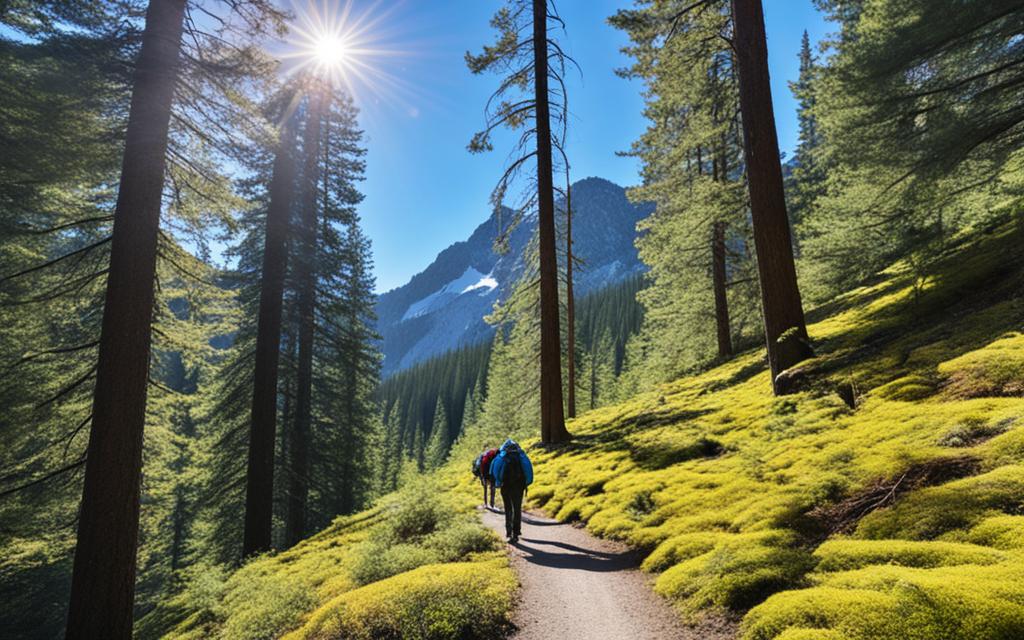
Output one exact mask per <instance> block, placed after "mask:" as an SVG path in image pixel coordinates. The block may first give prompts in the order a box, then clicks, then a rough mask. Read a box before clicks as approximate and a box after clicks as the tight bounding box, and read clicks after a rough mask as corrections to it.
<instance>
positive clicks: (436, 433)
mask: <svg viewBox="0 0 1024 640" xmlns="http://www.w3.org/2000/svg"><path fill="white" fill-rule="evenodd" d="M449 447H451V442H450V441H449V439H448V417H447V414H446V413H445V410H444V403H443V402H441V399H440V398H438V399H437V408H436V409H434V424H433V425H432V426H431V429H430V438H429V439H428V440H427V444H426V453H425V454H424V459H425V466H426V468H427V469H437V468H438V467H440V466H441V465H442V464H444V461H445V459H446V458H447V457H448V449H449Z"/></svg>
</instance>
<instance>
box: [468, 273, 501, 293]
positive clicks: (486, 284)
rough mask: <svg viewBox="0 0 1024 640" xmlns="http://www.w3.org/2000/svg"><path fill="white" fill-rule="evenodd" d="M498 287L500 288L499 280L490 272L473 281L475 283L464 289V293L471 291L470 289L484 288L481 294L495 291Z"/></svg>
mask: <svg viewBox="0 0 1024 640" xmlns="http://www.w3.org/2000/svg"><path fill="white" fill-rule="evenodd" d="M497 288H498V281H497V280H495V279H494V278H493V277H492V276H491V274H489V273H488V274H487V275H486V276H484V277H482V278H480V279H479V280H477V281H476V282H475V283H473V284H471V285H469V286H468V287H466V288H465V289H463V290H462V293H469V292H470V291H476V290H478V289H483V291H481V292H480V293H479V295H485V294H488V293H490V292H491V291H494V290H495V289H497Z"/></svg>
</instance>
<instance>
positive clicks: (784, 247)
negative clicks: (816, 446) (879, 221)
mask: <svg viewBox="0 0 1024 640" xmlns="http://www.w3.org/2000/svg"><path fill="white" fill-rule="evenodd" d="M732 9H733V24H734V31H735V36H734V48H735V50H736V63H737V65H736V66H737V70H738V72H739V89H740V91H739V93H740V111H741V113H742V116H743V117H742V120H743V139H744V150H745V152H746V159H747V180H748V183H749V185H748V186H749V189H750V212H751V218H752V221H753V226H754V247H755V249H756V251H757V270H758V275H759V276H760V280H761V304H762V311H763V314H764V328H765V341H766V343H767V347H768V363H769V366H770V368H771V375H772V387H773V390H774V391H775V393H776V395H780V394H781V393H783V392H784V389H781V388H780V387H779V384H778V382H777V379H778V376H779V374H780V373H781V372H783V371H785V370H786V369H788V368H790V367H792V366H793V365H795V364H797V363H798V362H800V361H802V360H805V359H807V358H809V357H811V355H813V354H812V352H811V348H810V344H809V341H808V338H807V326H806V325H805V323H804V311H803V306H802V304H801V301H800V289H799V288H798V286H797V280H796V267H795V265H794V263H793V243H792V238H791V236H790V230H789V219H788V217H787V215H786V198H785V194H784V192H783V186H782V165H781V162H780V160H779V141H778V138H777V135H776V132H775V116H774V113H773V111H772V95H771V86H770V85H769V81H768V46H767V44H766V41H765V32H764V12H763V10H762V8H761V0H732Z"/></svg>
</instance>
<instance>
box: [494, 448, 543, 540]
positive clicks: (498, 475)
mask: <svg viewBox="0 0 1024 640" xmlns="http://www.w3.org/2000/svg"><path fill="white" fill-rule="evenodd" d="M490 472H491V477H493V478H494V484H495V485H496V486H497V487H498V488H499V489H501V502H502V504H504V505H505V536H506V537H507V538H508V541H509V542H511V543H512V544H515V543H517V542H519V536H520V534H522V526H523V524H522V523H523V494H524V493H525V492H526V487H527V486H529V485H530V483H531V482H533V464H532V463H531V462H530V458H529V457H527V455H526V452H525V451H523V450H522V449H521V448H520V447H519V445H518V444H517V443H516V442H515V441H514V440H512V438H509V439H508V440H506V441H505V444H503V445H501V449H500V450H499V452H498V455H497V456H496V457H495V458H494V459H493V460H491V468H490Z"/></svg>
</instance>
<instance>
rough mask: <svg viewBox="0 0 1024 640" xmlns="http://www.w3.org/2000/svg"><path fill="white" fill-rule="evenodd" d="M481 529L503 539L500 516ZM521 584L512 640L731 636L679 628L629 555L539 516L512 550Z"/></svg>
mask: <svg viewBox="0 0 1024 640" xmlns="http://www.w3.org/2000/svg"><path fill="white" fill-rule="evenodd" d="M482 514H483V520H484V523H485V524H487V525H488V526H489V527H491V528H492V529H494V530H495V531H497V532H498V535H500V536H502V537H504V535H505V516H504V514H503V513H502V512H501V511H500V510H498V511H490V510H485V511H482ZM508 549H509V554H510V556H511V558H512V566H513V568H514V569H515V570H516V573H518V575H519V580H520V582H522V589H521V591H520V602H519V605H518V608H517V609H516V612H515V614H514V615H513V622H514V624H515V626H516V631H515V632H514V633H513V634H512V637H513V638H515V639H517V640H551V639H555V638H557V639H559V640H619V639H622V640H696V639H698V638H700V639H701V640H726V639H729V638H733V637H734V636H735V628H734V627H733V626H732V625H730V624H728V623H724V622H722V623H721V624H718V623H714V622H709V623H708V624H707V625H701V627H700V628H690V627H687V626H685V625H683V624H682V623H681V622H680V620H679V616H678V615H677V614H676V613H675V612H674V611H673V610H672V608H671V607H670V606H669V605H668V603H667V602H666V601H665V600H664V599H662V598H661V597H659V596H658V595H657V594H655V593H654V591H652V589H651V584H650V578H649V577H648V576H646V575H645V574H643V573H641V572H640V571H639V570H638V569H637V565H638V557H637V555H636V553H635V552H632V551H630V550H629V549H628V548H627V547H625V546H623V545H620V544H616V543H614V542H610V541H607V540H601V539H599V538H595V537H594V536H592V535H590V534H589V533H587V532H586V531H584V530H583V529H579V528H576V527H574V526H572V525H569V524H563V523H560V522H557V521H555V520H551V519H549V518H545V517H543V516H542V515H539V514H536V513H529V514H523V535H522V537H521V538H520V539H519V542H518V543H517V544H515V545H509V546H508Z"/></svg>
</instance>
